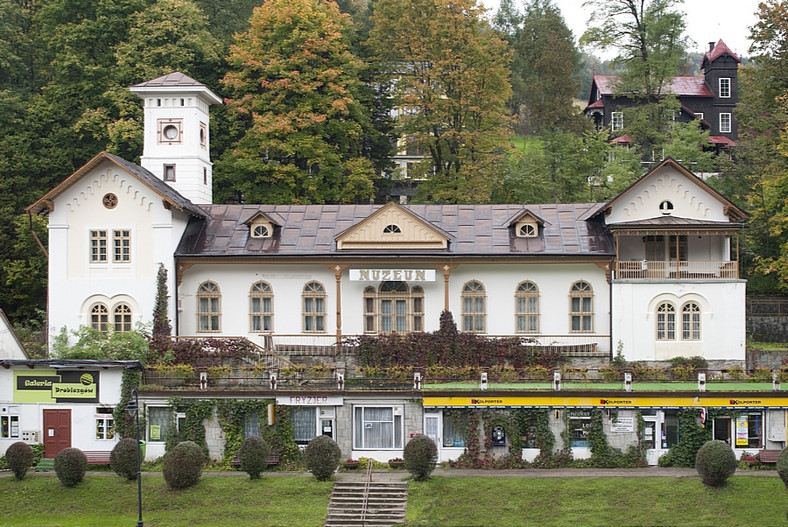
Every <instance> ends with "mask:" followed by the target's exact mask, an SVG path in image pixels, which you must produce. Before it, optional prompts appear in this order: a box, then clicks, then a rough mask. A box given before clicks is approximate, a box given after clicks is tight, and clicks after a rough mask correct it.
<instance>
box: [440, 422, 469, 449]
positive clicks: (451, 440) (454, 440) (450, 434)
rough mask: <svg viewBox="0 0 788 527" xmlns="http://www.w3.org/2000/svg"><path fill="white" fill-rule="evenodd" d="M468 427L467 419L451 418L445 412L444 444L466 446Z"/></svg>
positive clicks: (446, 445)
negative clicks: (466, 429) (466, 430)
mask: <svg viewBox="0 0 788 527" xmlns="http://www.w3.org/2000/svg"><path fill="white" fill-rule="evenodd" d="M466 427H467V422H466V420H465V419H462V418H457V419H450V418H449V417H448V416H447V415H446V414H443V446H445V447H464V446H465V428H466Z"/></svg>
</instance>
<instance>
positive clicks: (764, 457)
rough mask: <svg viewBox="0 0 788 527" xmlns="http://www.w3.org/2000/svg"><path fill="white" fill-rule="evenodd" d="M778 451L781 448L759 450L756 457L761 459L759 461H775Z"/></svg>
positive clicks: (778, 454)
mask: <svg viewBox="0 0 788 527" xmlns="http://www.w3.org/2000/svg"><path fill="white" fill-rule="evenodd" d="M780 452H782V450H767V449H763V450H759V451H758V459H760V460H761V463H777V458H778V457H779V456H780Z"/></svg>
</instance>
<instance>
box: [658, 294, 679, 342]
mask: <svg viewBox="0 0 788 527" xmlns="http://www.w3.org/2000/svg"><path fill="white" fill-rule="evenodd" d="M657 340H676V308H675V307H674V306H673V304H671V303H670V302H662V303H661V304H660V305H658V306H657Z"/></svg>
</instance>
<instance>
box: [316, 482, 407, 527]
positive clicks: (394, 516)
mask: <svg viewBox="0 0 788 527" xmlns="http://www.w3.org/2000/svg"><path fill="white" fill-rule="evenodd" d="M407 499H408V484H407V483H402V482H390V483H384V482H369V483H365V482H353V481H343V482H341V483H340V482H337V483H335V484H334V488H333V490H332V492H331V500H330V502H329V504H328V514H327V515H326V521H325V526H326V527H354V526H357V525H358V526H366V527H390V526H394V525H401V524H403V523H405V509H406V506H407ZM364 507H366V511H365V513H364V519H363V520H362V519H361V511H362V509H363V508H364Z"/></svg>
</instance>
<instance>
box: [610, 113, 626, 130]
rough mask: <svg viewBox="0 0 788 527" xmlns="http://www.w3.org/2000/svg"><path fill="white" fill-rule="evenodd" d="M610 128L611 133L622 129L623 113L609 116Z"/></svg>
mask: <svg viewBox="0 0 788 527" xmlns="http://www.w3.org/2000/svg"><path fill="white" fill-rule="evenodd" d="M610 128H611V129H612V130H613V131H616V130H623V129H624V112H613V113H612V114H611V116H610Z"/></svg>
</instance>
